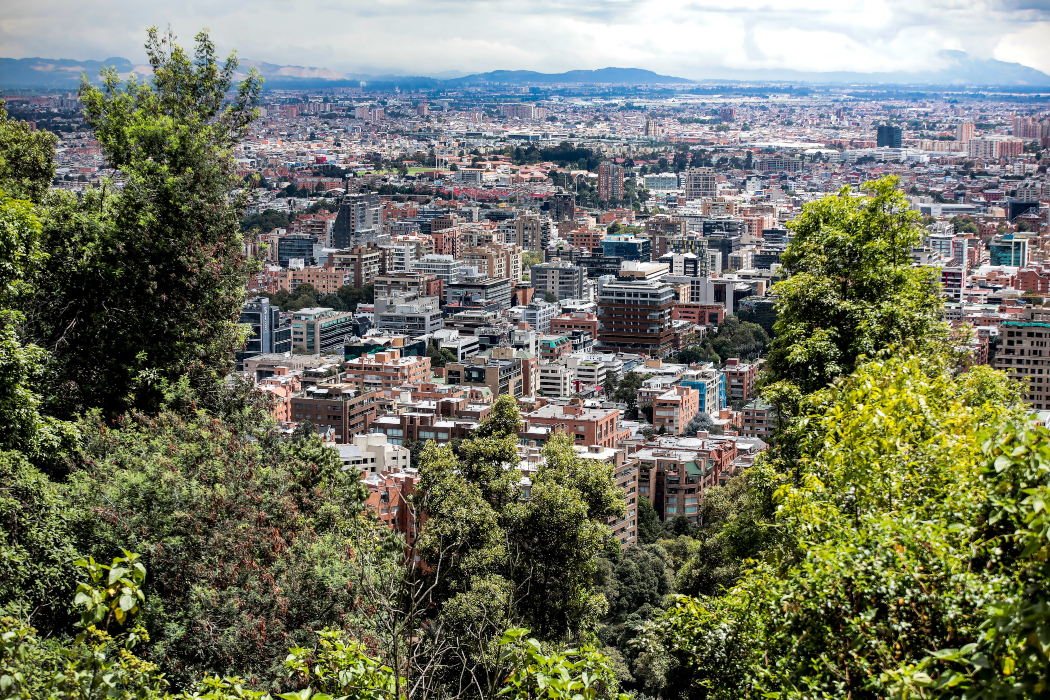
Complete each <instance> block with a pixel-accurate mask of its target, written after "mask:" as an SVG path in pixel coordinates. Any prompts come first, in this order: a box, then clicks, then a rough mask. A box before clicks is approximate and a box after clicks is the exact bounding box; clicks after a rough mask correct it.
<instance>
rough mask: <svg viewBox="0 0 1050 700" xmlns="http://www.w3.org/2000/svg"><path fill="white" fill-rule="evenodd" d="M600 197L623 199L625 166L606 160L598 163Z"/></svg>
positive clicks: (602, 198) (602, 199)
mask: <svg viewBox="0 0 1050 700" xmlns="http://www.w3.org/2000/svg"><path fill="white" fill-rule="evenodd" d="M598 199H599V200H601V201H606V202H607V201H609V200H610V199H623V166H622V165H617V164H616V163H610V162H605V163H601V164H599V165H598Z"/></svg>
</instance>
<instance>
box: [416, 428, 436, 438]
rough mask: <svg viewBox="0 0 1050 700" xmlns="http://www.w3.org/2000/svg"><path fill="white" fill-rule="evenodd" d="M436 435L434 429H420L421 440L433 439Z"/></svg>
mask: <svg viewBox="0 0 1050 700" xmlns="http://www.w3.org/2000/svg"><path fill="white" fill-rule="evenodd" d="M434 437H435V434H434V431H433V430H420V431H419V439H420V440H427V439H433V438H434Z"/></svg>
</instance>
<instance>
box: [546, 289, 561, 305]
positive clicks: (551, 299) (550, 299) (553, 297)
mask: <svg viewBox="0 0 1050 700" xmlns="http://www.w3.org/2000/svg"><path fill="white" fill-rule="evenodd" d="M543 300H544V301H545V302H547V303H548V304H555V303H557V301H558V295H557V294H555V293H554V292H547V293H546V294H544V295H543Z"/></svg>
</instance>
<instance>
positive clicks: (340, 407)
mask: <svg viewBox="0 0 1050 700" xmlns="http://www.w3.org/2000/svg"><path fill="white" fill-rule="evenodd" d="M378 395H379V392H376V391H369V392H360V391H358V390H357V388H356V387H354V386H351V385H349V384H317V385H315V386H312V387H309V388H308V389H307V390H306V391H304V392H303V393H302V394H299V395H297V396H293V397H292V398H291V399H290V400H289V402H288V403H289V409H290V413H291V420H293V421H295V422H297V423H298V422H299V421H305V420H308V421H310V422H311V423H313V424H314V425H315V426H317V427H319V428H328V427H330V428H332V432H333V434H334V436H335V441H336V442H338V443H341V444H344V445H345V444H347V443H349V442H350V441H351V438H352V437H353V436H354V435H359V434H361V433H367V432H368V429H369V428H370V427H371V425H372V421H373V420H375V417H376V413H377V411H378V404H377V403H376V399H377V397H378Z"/></svg>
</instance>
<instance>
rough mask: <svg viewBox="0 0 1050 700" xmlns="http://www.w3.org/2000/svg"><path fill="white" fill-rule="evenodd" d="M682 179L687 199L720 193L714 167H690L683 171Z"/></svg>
mask: <svg viewBox="0 0 1050 700" xmlns="http://www.w3.org/2000/svg"><path fill="white" fill-rule="evenodd" d="M680 179H681V183H682V184H681V187H682V188H683V189H685V198H686V199H703V198H704V197H714V196H716V195H717V194H718V182H717V180H716V179H715V169H714V168H689V169H688V170H685V171H684V172H683V173H682V175H681V178H680Z"/></svg>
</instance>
